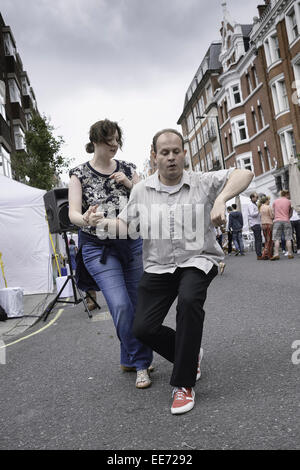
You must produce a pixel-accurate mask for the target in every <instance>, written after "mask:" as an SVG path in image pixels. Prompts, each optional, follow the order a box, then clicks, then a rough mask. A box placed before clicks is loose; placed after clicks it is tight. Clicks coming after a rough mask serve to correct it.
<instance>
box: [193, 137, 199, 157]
mask: <svg viewBox="0 0 300 470" xmlns="http://www.w3.org/2000/svg"><path fill="white" fill-rule="evenodd" d="M191 151H192V157H193V156H194V155H196V153H197V151H198V149H197V142H196V138H194V139H193V140H191Z"/></svg>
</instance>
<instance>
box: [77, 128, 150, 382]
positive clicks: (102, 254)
mask: <svg viewBox="0 0 300 470" xmlns="http://www.w3.org/2000/svg"><path fill="white" fill-rule="evenodd" d="M89 137H90V141H89V143H88V144H87V145H86V151H87V152H88V153H91V154H93V157H92V159H91V160H89V161H87V162H85V163H83V164H81V165H79V166H77V167H76V168H73V169H72V170H71V171H70V183H69V218H70V220H71V222H72V223H73V224H75V225H77V226H78V227H81V248H80V250H81V258H82V261H83V263H82V265H81V268H82V269H77V271H79V274H80V273H81V274H83V273H85V271H84V268H85V269H86V270H87V274H88V275H89V276H90V278H91V279H92V280H93V281H94V283H95V284H96V286H98V289H99V290H101V292H102V294H103V296H104V298H105V300H106V302H107V305H108V308H109V311H110V314H111V316H112V319H113V321H114V325H115V328H116V332H117V335H118V338H119V340H120V352H121V354H120V363H121V369H122V370H123V371H131V370H134V371H136V372H137V377H136V387H137V388H147V387H149V386H150V385H151V380H150V377H149V374H148V368H149V366H150V364H151V361H152V356H153V354H152V350H151V349H150V348H149V347H148V346H145V345H144V344H142V343H141V342H140V341H139V340H137V339H136V338H135V337H134V336H133V334H132V324H133V320H134V315H135V309H136V302H137V289H138V284H139V282H140V279H141V276H142V274H143V261H142V240H141V238H140V237H136V239H132V238H129V237H128V238H127V239H125V240H124V239H118V238H116V237H115V238H114V239H109V238H108V235H107V233H105V231H103V232H102V233H101V234H100V233H98V232H97V233H96V226H97V224H98V222H99V221H100V219H101V218H102V216H100V215H99V213H98V212H97V209H98V208H99V210H102V214H103V213H106V214H107V216H108V217H110V216H111V215H112V216H116V215H118V213H119V212H120V210H122V208H123V207H124V206H125V205H126V203H127V201H128V198H129V195H130V192H131V190H132V188H133V187H134V185H135V184H136V183H138V181H139V178H138V175H137V173H136V171H135V168H136V167H135V165H133V164H132V163H128V162H126V161H123V160H117V159H114V157H115V155H116V153H117V151H118V149H119V148H122V138H123V136H122V130H121V128H120V127H119V125H118V124H117V123H116V122H112V121H109V120H108V119H105V120H101V121H98V122H96V123H95V124H93V125H92V126H91V128H90V134H89ZM82 208H83V213H82ZM100 235H101V236H100ZM79 262H80V260H79Z"/></svg>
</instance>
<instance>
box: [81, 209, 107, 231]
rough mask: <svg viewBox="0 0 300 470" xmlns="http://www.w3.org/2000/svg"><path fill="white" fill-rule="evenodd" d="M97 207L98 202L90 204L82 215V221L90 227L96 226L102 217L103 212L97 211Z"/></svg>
mask: <svg viewBox="0 0 300 470" xmlns="http://www.w3.org/2000/svg"><path fill="white" fill-rule="evenodd" d="M98 207H99V204H96V205H95V206H90V207H89V208H88V210H87V211H86V212H85V213H84V214H83V216H82V218H83V220H84V222H85V223H86V224H87V225H89V226H90V227H96V225H97V224H98V223H99V222H100V221H101V220H102V219H103V218H104V212H97V209H98Z"/></svg>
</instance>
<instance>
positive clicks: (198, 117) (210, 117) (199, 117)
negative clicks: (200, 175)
mask: <svg viewBox="0 0 300 470" xmlns="http://www.w3.org/2000/svg"><path fill="white" fill-rule="evenodd" d="M212 118H216V120H217V128H218V136H219V141H220V147H221V155H222V164H223V169H224V170H225V159H224V151H223V144H222V139H221V133H220V123H219V117H218V115H217V114H216V115H215V116H207V115H206V114H204V116H196V119H212ZM205 154H206V152H205Z"/></svg>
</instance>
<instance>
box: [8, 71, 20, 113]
mask: <svg viewBox="0 0 300 470" xmlns="http://www.w3.org/2000/svg"><path fill="white" fill-rule="evenodd" d="M8 88H9V97H10V101H11V102H12V103H19V104H20V106H22V100H21V93H20V90H19V87H18V85H17V82H16V80H15V79H14V78H9V79H8Z"/></svg>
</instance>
